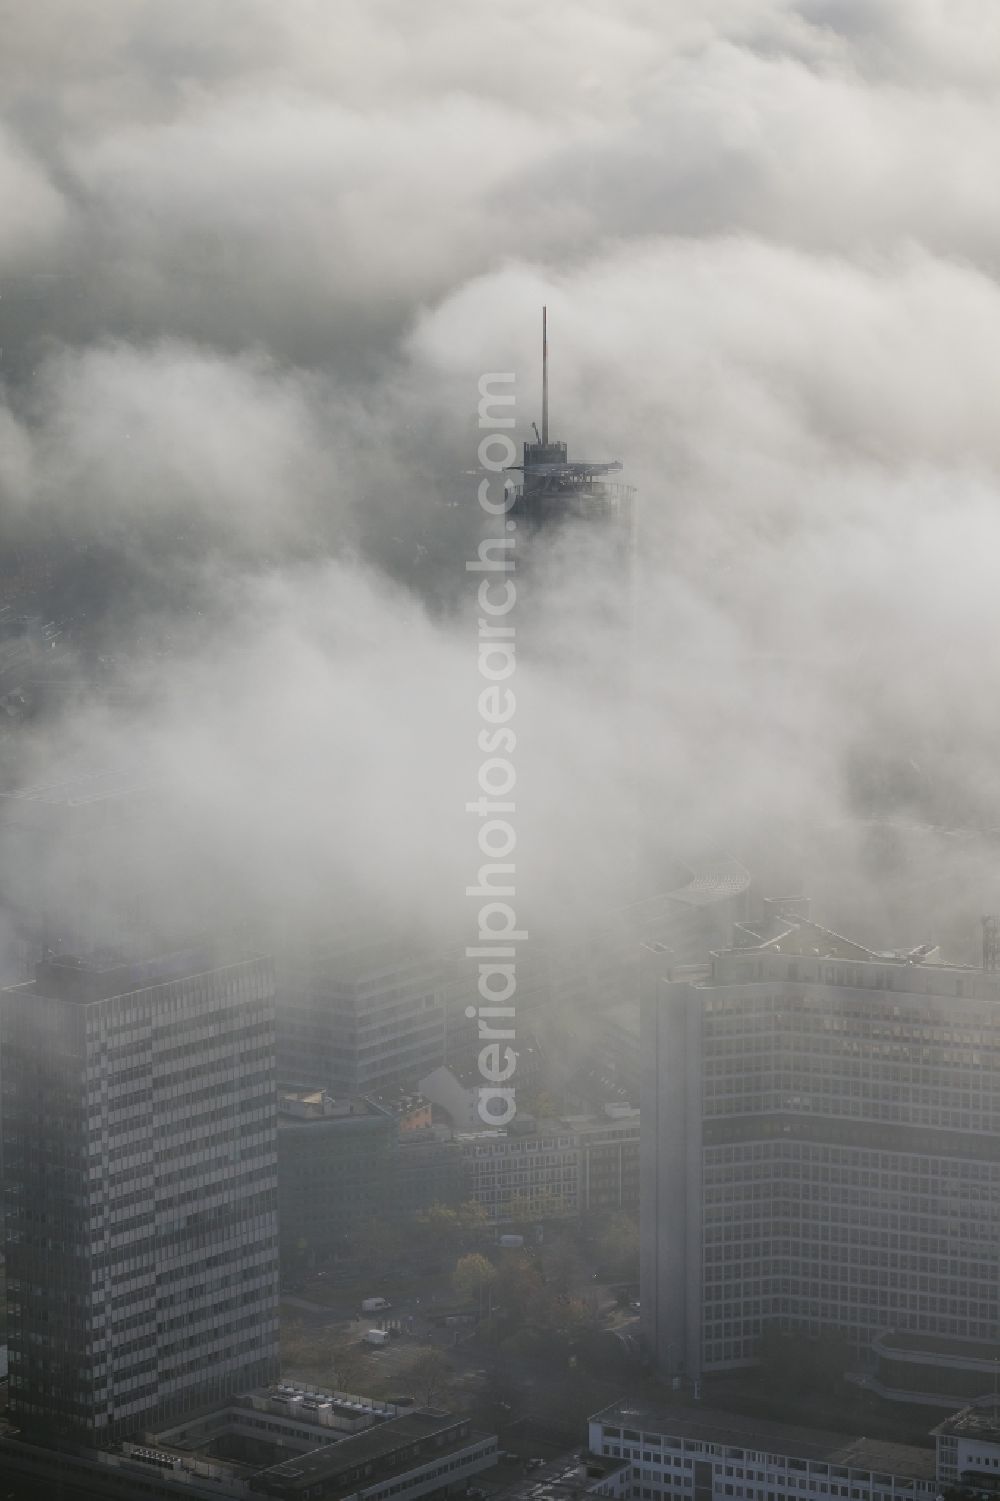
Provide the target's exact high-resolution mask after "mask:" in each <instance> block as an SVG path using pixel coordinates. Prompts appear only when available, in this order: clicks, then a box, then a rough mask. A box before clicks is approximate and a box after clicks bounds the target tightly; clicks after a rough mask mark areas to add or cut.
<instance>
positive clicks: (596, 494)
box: [510, 307, 635, 563]
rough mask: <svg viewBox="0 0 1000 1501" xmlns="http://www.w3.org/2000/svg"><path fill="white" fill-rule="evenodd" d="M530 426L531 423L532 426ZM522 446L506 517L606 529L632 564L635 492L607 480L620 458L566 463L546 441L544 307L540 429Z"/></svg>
mask: <svg viewBox="0 0 1000 1501" xmlns="http://www.w3.org/2000/svg"><path fill="white" fill-rule="evenodd" d="M532 426H534V424H532ZM535 439H536V441H535V442H534V443H525V445H524V460H523V463H521V464H518V465H516V466H514V467H515V468H516V469H518V470H520V471H521V472H522V474H523V476H524V477H523V481H522V483H521V484H520V485H518V486H516V488H515V497H514V504H513V505H512V507H511V509H510V515H511V516H512V517H513V518H514V519H516V520H518V521H520V522H523V523H526V525H527V527H528V528H529V530H530V531H535V532H540V531H542V530H548V529H550V528H554V527H556V526H560V525H565V524H566V523H567V522H573V521H579V522H583V523H585V524H586V525H587V526H588V527H594V526H599V527H603V528H606V529H607V535H608V540H609V541H610V542H612V544H613V548H614V552H615V553H616V554H617V555H618V556H620V558H621V559H622V560H623V561H625V562H626V563H630V561H631V556H632V548H633V538H634V525H635V522H634V512H635V489H634V487H633V486H632V485H624V484H621V483H620V482H618V481H616V480H612V479H609V478H608V476H609V475H612V474H619V473H620V472H621V469H622V462H621V460H620V459H610V460H606V461H604V462H597V461H594V460H590V459H577V460H573V461H571V460H570V459H569V456H568V453H567V449H566V444H565V443H561V442H559V441H558V440H556V441H551V442H550V440H549V338H548V309H547V308H544V307H543V308H542V430H541V432H539V431H538V428H537V427H535Z"/></svg>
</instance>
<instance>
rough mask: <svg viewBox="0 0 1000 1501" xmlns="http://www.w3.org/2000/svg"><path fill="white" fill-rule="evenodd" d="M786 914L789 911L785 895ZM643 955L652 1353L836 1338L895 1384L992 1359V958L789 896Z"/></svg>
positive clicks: (931, 1382)
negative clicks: (835, 928)
mask: <svg viewBox="0 0 1000 1501" xmlns="http://www.w3.org/2000/svg"><path fill="white" fill-rule="evenodd" d="M778 916H779V917H780V913H779V914H778ZM744 938H745V940H746V943H747V946H746V947H743V948H736V949H732V950H729V951H727V952H722V953H719V954H718V955H716V956H715V957H714V959H713V961H712V963H711V965H710V967H707V968H705V969H704V970H702V971H701V972H695V973H692V972H691V971H690V970H689V971H687V972H684V971H678V970H677V969H676V968H672V967H671V961H670V960H669V959H668V958H667V956H665V955H664V954H661V953H657V952H656V951H655V950H647V951H646V953H645V956H644V975H645V979H644V987H643V988H644V994H643V1019H642V1025H643V1033H642V1051H643V1068H644V1078H643V1087H642V1094H641V1098H642V1119H643V1161H642V1237H641V1263H642V1315H643V1324H644V1333H645V1337H646V1340H647V1342H648V1344H649V1346H650V1348H651V1351H652V1352H653V1354H654V1355H655V1358H656V1360H657V1362H658V1364H659V1365H660V1367H661V1368H662V1369H664V1370H666V1371H667V1372H669V1373H671V1374H676V1373H678V1372H684V1373H685V1374H687V1375H689V1376H696V1375H698V1374H699V1373H700V1372H702V1371H713V1370H723V1369H726V1368H729V1367H735V1366H740V1365H746V1364H750V1363H752V1362H753V1361H754V1359H755V1357H756V1356H757V1354H758V1350H759V1346H760V1341H761V1337H762V1336H763V1335H765V1334H767V1333H768V1332H769V1331H775V1330H784V1331H799V1332H801V1333H803V1334H806V1335H822V1334H824V1333H826V1334H832V1333H836V1334H837V1335H839V1336H842V1337H843V1338H844V1339H845V1340H846V1341H848V1342H849V1343H850V1345H851V1346H852V1347H853V1348H854V1350H855V1352H856V1355H857V1359H858V1362H859V1365H861V1366H867V1368H868V1370H869V1373H870V1374H869V1380H870V1383H871V1384H872V1385H873V1386H874V1387H875V1388H876V1389H879V1390H881V1391H883V1392H884V1393H886V1394H888V1395H899V1394H902V1393H911V1394H922V1395H927V1394H933V1393H935V1392H936V1393H938V1394H944V1393H951V1394H952V1395H955V1396H961V1395H970V1394H972V1395H974V1394H976V1393H977V1392H980V1391H982V1390H986V1389H987V1388H988V1384H989V1376H988V1374H987V1373H988V1372H989V1371H990V1369H991V1365H992V1363H993V1362H994V1359H995V1357H997V1356H1000V1344H998V1343H997V1341H998V1336H1000V976H998V975H997V974H996V973H991V972H984V971H982V970H976V969H971V968H963V967H957V966H950V965H944V964H941V963H939V962H937V956H936V951H933V950H930V949H928V948H926V947H924V948H921V949H917V950H914V951H912V952H911V953H908V954H892V955H886V954H878V953H874V952H872V951H870V950H868V949H866V948H865V947H863V946H862V945H860V944H856V943H852V942H850V941H849V940H848V939H845V938H842V937H840V936H839V935H837V934H835V933H831V932H828V931H827V930H825V929H823V928H821V927H819V926H817V925H816V924H814V923H811V922H808V921H807V920H804V919H803V918H802V917H801V915H799V916H796V915H795V914H794V913H791V914H789V915H788V916H787V918H786V920H784V921H778V922H777V923H776V925H775V927H774V930H773V932H772V933H771V935H770V936H769V937H764V936H762V935H760V934H757V935H754V934H752V933H751V932H750V931H749V930H748V929H744Z"/></svg>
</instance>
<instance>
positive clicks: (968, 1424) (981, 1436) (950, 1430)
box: [933, 1397, 1000, 1444]
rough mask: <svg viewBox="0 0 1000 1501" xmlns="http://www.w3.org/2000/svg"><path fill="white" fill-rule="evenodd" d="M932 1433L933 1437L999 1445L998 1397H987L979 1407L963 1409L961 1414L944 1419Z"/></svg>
mask: <svg viewBox="0 0 1000 1501" xmlns="http://www.w3.org/2000/svg"><path fill="white" fill-rule="evenodd" d="M933 1432H934V1434H935V1435H938V1434H940V1435H947V1436H949V1437H956V1438H968V1439H978V1440H979V1441H980V1442H982V1443H990V1444H1000V1397H989V1398H987V1399H986V1400H985V1401H984V1402H983V1405H982V1406H980V1407H977V1406H974V1405H973V1406H971V1407H963V1409H962V1411H961V1412H956V1413H953V1414H952V1416H951V1417H948V1418H945V1420H944V1422H943V1423H939V1424H938V1425H937V1427H936V1428H935V1429H933Z"/></svg>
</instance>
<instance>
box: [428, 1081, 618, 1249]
mask: <svg viewBox="0 0 1000 1501" xmlns="http://www.w3.org/2000/svg"><path fill="white" fill-rule="evenodd" d="M611 1109H612V1112H613V1113H612V1114H606V1115H605V1116H604V1117H596V1116H565V1117H562V1118H561V1119H559V1120H551V1121H535V1120H533V1119H531V1118H530V1117H528V1116H519V1117H515V1119H514V1120H513V1121H512V1122H511V1124H510V1125H509V1126H508V1127H506V1128H505V1129H503V1130H499V1129H498V1130H493V1131H477V1132H459V1133H458V1134H457V1137H456V1139H457V1141H458V1143H459V1145H460V1147H461V1150H462V1157H463V1161H464V1165H465V1173H466V1186H467V1195H466V1196H467V1197H468V1198H470V1199H474V1200H475V1201H476V1202H477V1203H479V1204H481V1205H482V1207H483V1209H484V1210H485V1211H486V1214H487V1216H488V1217H489V1219H491V1220H492V1221H494V1222H496V1223H504V1222H506V1221H509V1220H512V1219H523V1218H535V1219H546V1218H558V1217H575V1216H578V1215H582V1214H587V1213H590V1212H593V1211H600V1210H606V1209H633V1210H634V1209H635V1208H636V1207H637V1206H638V1191H639V1112H638V1111H637V1110H632V1109H629V1108H627V1107H626V1108H625V1109H620V1107H611Z"/></svg>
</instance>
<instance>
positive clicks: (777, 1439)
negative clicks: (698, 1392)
mask: <svg viewBox="0 0 1000 1501" xmlns="http://www.w3.org/2000/svg"><path fill="white" fill-rule="evenodd" d="M590 1421H591V1422H592V1423H605V1424H606V1423H611V1424H614V1425H615V1426H617V1427H621V1428H632V1429H639V1430H642V1429H644V1430H645V1431H646V1432H647V1433H660V1434H669V1435H670V1436H671V1437H673V1438H682V1439H683V1438H686V1439H698V1440H701V1441H702V1442H708V1443H714V1444H722V1445H724V1446H725V1447H732V1448H740V1449H754V1450H757V1451H761V1450H763V1451H765V1452H767V1453H769V1454H776V1455H785V1456H787V1457H788V1458H789V1459H805V1460H812V1461H814V1462H815V1463H819V1464H832V1465H840V1466H842V1467H846V1468H849V1469H855V1470H874V1471H876V1472H877V1473H879V1474H892V1475H901V1476H904V1477H905V1478H907V1479H913V1480H934V1479H935V1478H936V1474H937V1469H936V1455H935V1450H934V1449H932V1448H926V1449H924V1448H918V1447H917V1446H916V1445H915V1444H894V1443H887V1442H884V1441H883V1440H881V1439H870V1438H851V1437H850V1436H849V1435H847V1434H843V1433H829V1432H825V1431H823V1430H822V1429H815V1428H799V1427H797V1426H795V1425H793V1424H791V1423H777V1422H772V1421H769V1420H768V1419H766V1418H748V1417H743V1416H741V1415H740V1414H738V1413H731V1412H722V1411H719V1410H718V1409H713V1408H704V1407H699V1408H691V1407H676V1408H669V1407H667V1408H656V1407H652V1406H645V1405H641V1404H640V1403H638V1402H635V1403H633V1402H628V1401H626V1402H615V1403H613V1404H612V1406H611V1407H606V1408H604V1409H603V1410H602V1411H601V1412H598V1413H595V1414H594V1416H593V1417H592V1418H591V1419H590Z"/></svg>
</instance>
